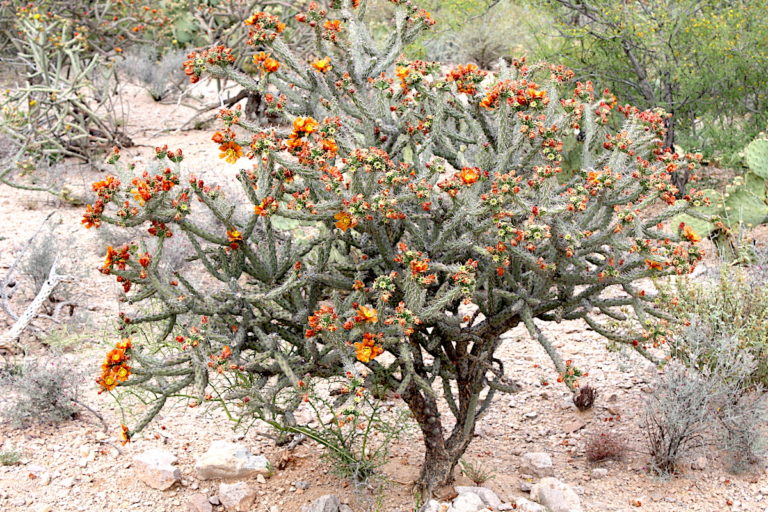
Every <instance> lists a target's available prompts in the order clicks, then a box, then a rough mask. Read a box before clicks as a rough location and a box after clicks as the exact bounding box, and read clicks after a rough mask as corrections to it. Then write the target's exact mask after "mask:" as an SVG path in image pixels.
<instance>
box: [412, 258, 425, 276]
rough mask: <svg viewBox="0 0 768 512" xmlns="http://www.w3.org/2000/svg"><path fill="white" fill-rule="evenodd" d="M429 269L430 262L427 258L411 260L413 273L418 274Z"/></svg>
mask: <svg viewBox="0 0 768 512" xmlns="http://www.w3.org/2000/svg"><path fill="white" fill-rule="evenodd" d="M427 270H429V263H427V261H426V260H413V261H411V274H413V275H414V276H415V275H418V274H421V273H423V272H426V271H427Z"/></svg>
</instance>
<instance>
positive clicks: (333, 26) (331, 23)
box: [323, 20, 341, 32]
mask: <svg viewBox="0 0 768 512" xmlns="http://www.w3.org/2000/svg"><path fill="white" fill-rule="evenodd" d="M323 28H324V29H326V30H332V31H334V32H340V31H341V20H326V21H325V23H323Z"/></svg>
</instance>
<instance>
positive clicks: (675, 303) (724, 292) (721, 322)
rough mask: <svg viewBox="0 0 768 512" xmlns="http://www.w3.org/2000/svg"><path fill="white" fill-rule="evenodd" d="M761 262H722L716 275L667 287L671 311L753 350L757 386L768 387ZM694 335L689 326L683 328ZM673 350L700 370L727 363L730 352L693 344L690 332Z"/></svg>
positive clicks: (767, 318) (767, 317) (767, 315)
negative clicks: (743, 264) (742, 264)
mask: <svg viewBox="0 0 768 512" xmlns="http://www.w3.org/2000/svg"><path fill="white" fill-rule="evenodd" d="M761 268H762V266H761V265H759V264H758V265H756V266H755V267H754V268H751V267H735V266H730V265H722V266H720V268H719V269H717V271H716V275H715V276H714V278H713V279H689V278H680V279H677V280H675V281H674V283H670V284H669V285H668V286H663V287H662V290H663V294H664V298H662V299H661V301H662V302H663V303H664V304H666V305H667V306H666V307H668V308H669V309H670V312H671V313H673V314H675V315H679V316H680V317H682V318H683V319H685V320H687V321H688V322H695V323H697V324H698V325H700V326H701V328H702V329H703V331H704V332H706V333H707V336H709V338H710V339H711V340H713V341H715V340H721V339H731V338H735V339H737V340H738V343H737V347H736V349H737V350H738V351H746V352H748V353H749V354H750V355H751V356H752V358H753V359H754V361H755V363H756V364H755V367H754V373H753V374H752V375H751V376H750V380H751V382H752V383H753V384H759V385H761V386H763V387H766V386H768V329H767V327H768V287H766V283H767V282H768V281H766V275H765V273H764V272H762V271H761ZM682 332H684V333H689V332H690V329H687V328H683V329H682ZM673 339H674V343H673V344H672V350H673V354H674V355H676V356H677V357H679V358H680V359H682V360H683V361H685V362H686V363H687V364H689V365H692V366H693V367H695V368H699V369H701V368H704V367H714V366H717V365H719V364H722V363H723V361H720V360H719V359H721V358H725V359H730V357H731V355H730V354H729V353H728V352H727V351H725V350H720V347H719V345H717V344H714V345H713V346H712V347H707V346H706V345H705V346H703V347H701V350H700V345H701V343H699V342H697V343H696V344H695V345H694V346H693V347H691V346H689V343H690V340H691V338H690V336H689V335H682V336H678V337H675V338H673Z"/></svg>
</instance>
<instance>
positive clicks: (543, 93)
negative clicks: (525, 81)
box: [525, 88, 547, 100]
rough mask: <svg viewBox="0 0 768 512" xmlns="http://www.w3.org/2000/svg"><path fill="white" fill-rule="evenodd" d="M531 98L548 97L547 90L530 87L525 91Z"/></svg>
mask: <svg viewBox="0 0 768 512" xmlns="http://www.w3.org/2000/svg"><path fill="white" fill-rule="evenodd" d="M525 92H526V94H527V95H528V97H529V98H531V99H534V100H540V99H544V98H546V97H547V91H544V90H541V91H539V90H537V89H534V88H529V89H528V90H527V91H525Z"/></svg>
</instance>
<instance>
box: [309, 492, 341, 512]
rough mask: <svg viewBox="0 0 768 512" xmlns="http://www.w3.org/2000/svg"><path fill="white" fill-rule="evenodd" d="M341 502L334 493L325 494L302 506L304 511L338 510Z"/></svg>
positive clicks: (334, 511)
mask: <svg viewBox="0 0 768 512" xmlns="http://www.w3.org/2000/svg"><path fill="white" fill-rule="evenodd" d="M339 507H341V502H340V501H339V497H338V496H336V495H335V494H326V495H325V496H321V497H320V498H318V499H317V500H315V501H314V502H313V503H312V504H311V505H309V506H308V507H305V508H304V512H339Z"/></svg>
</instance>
